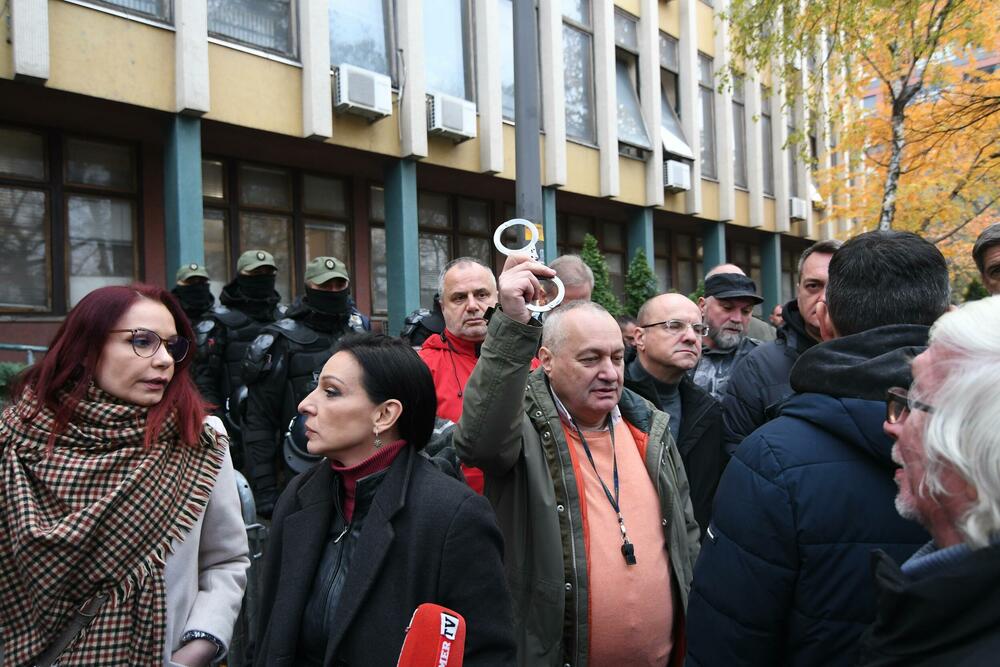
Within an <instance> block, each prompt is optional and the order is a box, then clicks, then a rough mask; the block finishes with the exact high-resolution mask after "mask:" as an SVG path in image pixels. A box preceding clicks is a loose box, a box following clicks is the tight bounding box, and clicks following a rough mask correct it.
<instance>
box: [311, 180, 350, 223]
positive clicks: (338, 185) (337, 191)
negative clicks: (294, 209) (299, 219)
mask: <svg viewBox="0 0 1000 667" xmlns="http://www.w3.org/2000/svg"><path fill="white" fill-rule="evenodd" d="M302 208H304V209H305V210H307V211H310V212H312V213H325V214H326V215H332V216H335V217H338V218H346V217H347V195H346V194H345V192H344V182H343V181H341V180H340V179H337V178H323V177H322V176H312V175H310V174H305V175H303V176H302Z"/></svg>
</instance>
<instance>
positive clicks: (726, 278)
mask: <svg viewBox="0 0 1000 667" xmlns="http://www.w3.org/2000/svg"><path fill="white" fill-rule="evenodd" d="M710 296H714V297H715V298H716V299H750V300H751V301H753V302H754V303H755V304H756V303H763V302H764V298H763V297H761V296H758V294H757V285H756V283H754V281H752V280H750V279H749V278H747V277H746V276H744V275H743V274H741V273H717V274H715V275H714V276H712V277H711V278H708V279H707V280H705V297H706V298H707V297H710Z"/></svg>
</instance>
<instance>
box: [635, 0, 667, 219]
mask: <svg viewBox="0 0 1000 667" xmlns="http://www.w3.org/2000/svg"><path fill="white" fill-rule="evenodd" d="M639 104H640V105H641V107H642V117H643V119H644V120H645V121H646V127H647V129H648V130H649V140H650V141H651V142H652V144H653V150H652V151H651V153H650V155H649V159H647V160H646V205H647V206H662V205H663V141H662V139H661V135H660V123H661V121H660V14H659V3H658V2H657V0H642V3H641V11H640V13H639Z"/></svg>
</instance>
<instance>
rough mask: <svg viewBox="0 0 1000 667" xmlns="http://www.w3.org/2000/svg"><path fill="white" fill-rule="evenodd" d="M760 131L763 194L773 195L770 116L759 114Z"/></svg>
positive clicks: (772, 148) (772, 149)
mask: <svg viewBox="0 0 1000 667" xmlns="http://www.w3.org/2000/svg"><path fill="white" fill-rule="evenodd" d="M760 133H761V139H760V142H761V153H762V154H763V158H764V159H763V160H762V162H763V165H761V169H763V170H764V179H763V181H764V194H766V195H772V196H773V195H774V145H773V144H772V143H771V142H772V140H773V138H772V131H771V117H770V116H761V117H760Z"/></svg>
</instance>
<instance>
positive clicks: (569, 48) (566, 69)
mask: <svg viewBox="0 0 1000 667" xmlns="http://www.w3.org/2000/svg"><path fill="white" fill-rule="evenodd" d="M591 53H592V47H591V43H590V35H588V34H587V33H585V32H582V31H580V30H577V29H576V28H572V27H570V26H568V25H563V77H564V83H565V88H566V135H567V136H570V137H573V138H575V139H582V140H583V141H589V142H591V143H593V142H594V75H593V59H592V57H591Z"/></svg>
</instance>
